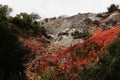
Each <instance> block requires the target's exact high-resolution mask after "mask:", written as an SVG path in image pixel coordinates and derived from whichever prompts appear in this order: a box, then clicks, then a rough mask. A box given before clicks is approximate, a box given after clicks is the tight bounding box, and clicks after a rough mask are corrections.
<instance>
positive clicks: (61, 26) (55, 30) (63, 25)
mask: <svg viewBox="0 0 120 80" xmlns="http://www.w3.org/2000/svg"><path fill="white" fill-rule="evenodd" d="M100 14H101V15H102V16H104V15H109V16H108V17H107V18H105V19H103V18H101V17H97V14H93V13H85V14H77V15H74V16H70V17H62V18H59V17H58V18H56V19H55V20H49V21H48V22H46V23H44V24H43V26H45V28H46V29H47V31H48V32H47V33H48V34H49V35H51V37H52V38H53V42H54V43H56V44H59V45H61V46H65V47H69V46H71V45H72V44H75V43H78V42H82V41H83V39H84V38H81V37H80V38H79V37H78V36H77V37H78V38H74V36H72V33H75V32H76V31H77V32H79V33H85V34H88V35H92V34H93V32H94V28H96V27H97V26H96V25H94V24H93V21H95V20H97V21H99V22H100V26H101V27H102V28H103V30H106V29H110V28H111V26H110V25H108V24H106V22H109V21H110V20H114V21H118V22H119V23H120V13H119V12H114V13H112V14H109V13H100ZM86 19H88V22H89V20H90V23H86V22H87V20H86ZM102 21H104V22H102ZM79 33H76V35H77V34H78V35H79V36H80V35H81V34H79Z"/></svg>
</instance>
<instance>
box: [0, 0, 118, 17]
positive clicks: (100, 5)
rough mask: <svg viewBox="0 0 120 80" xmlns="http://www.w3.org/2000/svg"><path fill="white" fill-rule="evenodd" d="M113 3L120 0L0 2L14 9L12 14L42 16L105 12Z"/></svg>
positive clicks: (28, 0)
mask: <svg viewBox="0 0 120 80" xmlns="http://www.w3.org/2000/svg"><path fill="white" fill-rule="evenodd" d="M112 3H115V4H118V5H120V0H0V4H3V5H8V6H9V7H11V8H12V9H13V12H12V13H11V15H12V16H15V15H16V14H19V13H20V12H27V13H32V12H34V13H37V14H39V15H40V16H41V17H42V18H46V17H54V16H62V15H67V16H71V15H75V14H78V13H87V12H92V13H98V12H105V11H107V7H109V6H110V4H112Z"/></svg>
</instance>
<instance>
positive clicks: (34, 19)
mask: <svg viewBox="0 0 120 80" xmlns="http://www.w3.org/2000/svg"><path fill="white" fill-rule="evenodd" d="M29 16H30V19H31V22H34V21H36V20H37V19H40V16H39V15H38V14H35V13H31V14H30V15H29Z"/></svg>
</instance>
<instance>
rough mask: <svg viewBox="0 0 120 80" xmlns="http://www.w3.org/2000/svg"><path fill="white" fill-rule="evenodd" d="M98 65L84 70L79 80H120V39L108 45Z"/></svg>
mask: <svg viewBox="0 0 120 80" xmlns="http://www.w3.org/2000/svg"><path fill="white" fill-rule="evenodd" d="M105 54H106V55H104V56H102V57H101V58H100V60H99V62H98V63H96V64H94V65H92V66H91V67H89V68H87V69H84V70H83V71H82V72H81V73H80V74H79V75H80V76H81V80H120V38H118V39H117V40H116V41H115V42H114V43H113V44H112V45H110V46H109V47H108V49H107V52H105Z"/></svg>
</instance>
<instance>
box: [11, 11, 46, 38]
mask: <svg viewBox="0 0 120 80" xmlns="http://www.w3.org/2000/svg"><path fill="white" fill-rule="evenodd" d="M39 18H40V17H39V16H38V15H37V14H35V13H31V14H27V13H20V14H18V15H16V16H15V17H9V22H10V23H12V24H14V25H16V27H17V32H18V34H19V35H21V33H22V35H23V36H36V35H38V36H41V35H44V36H45V37H47V34H46V29H45V28H44V27H43V26H40V24H39V22H38V21H37V19H39Z"/></svg>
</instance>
